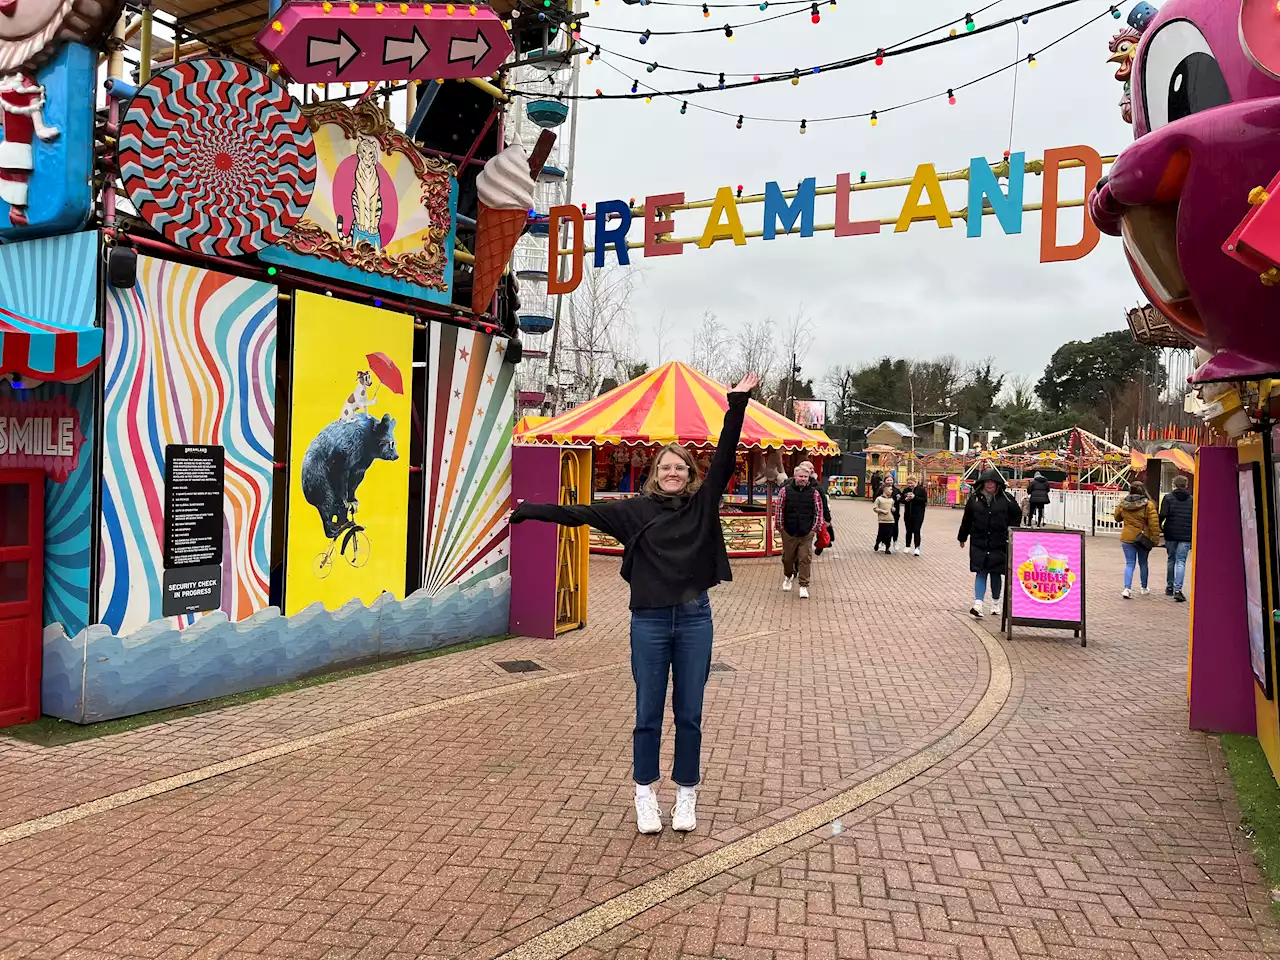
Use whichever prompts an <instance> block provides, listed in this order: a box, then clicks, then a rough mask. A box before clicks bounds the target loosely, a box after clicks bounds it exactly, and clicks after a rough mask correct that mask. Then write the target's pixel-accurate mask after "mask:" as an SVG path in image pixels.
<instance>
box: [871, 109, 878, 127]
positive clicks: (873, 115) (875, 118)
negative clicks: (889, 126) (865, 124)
mask: <svg viewBox="0 0 1280 960" xmlns="http://www.w3.org/2000/svg"><path fill="white" fill-rule="evenodd" d="M879 122H880V115H879V114H878V113H876V112H875V111H874V110H872V111H871V125H872V126H873V127H874V126H875V125H876V124H878V123H879Z"/></svg>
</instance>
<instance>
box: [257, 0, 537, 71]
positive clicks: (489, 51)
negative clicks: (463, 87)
mask: <svg viewBox="0 0 1280 960" xmlns="http://www.w3.org/2000/svg"><path fill="white" fill-rule="evenodd" d="M257 42H258V46H259V48H261V50H262V52H263V53H265V54H266V55H267V56H268V57H270V58H271V59H272V60H274V61H276V63H278V64H280V69H281V70H282V71H284V73H286V74H287V75H288V76H289V77H290V78H292V79H293V80H294V81H296V82H298V83H333V82H339V83H341V82H343V81H356V82H376V81H380V80H389V81H402V80H435V79H442V80H456V79H459V78H462V77H487V76H490V75H491V74H493V73H494V72H495V71H496V70H497V69H498V67H499V66H500V65H501V64H502V61H504V60H505V59H507V57H508V56H510V55H511V51H512V45H511V38H510V37H509V36H508V35H507V31H506V30H505V29H503V26H502V21H501V20H500V19H499V18H498V15H497V14H496V13H494V12H493V11H492V10H491V9H489V8H488V7H478V6H467V5H457V6H455V5H453V4H413V5H411V4H407V3H359V4H357V3H332V2H328V0H323V2H322V0H293V2H292V3H288V4H286V5H285V6H284V7H282V8H281V9H280V11H279V12H278V13H277V14H276V16H275V19H274V20H272V21H271V22H270V23H268V24H267V26H266V28H265V29H263V31H262V32H261V33H260V34H259V35H258V39H257Z"/></svg>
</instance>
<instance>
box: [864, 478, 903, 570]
mask: <svg viewBox="0 0 1280 960" xmlns="http://www.w3.org/2000/svg"><path fill="white" fill-rule="evenodd" d="M896 508H897V504H896V502H895V501H894V498H893V487H892V486H890V485H889V484H885V485H884V486H883V487H881V488H880V496H878V497H876V499H875V501H874V502H873V503H872V504H871V509H873V510H874V511H875V512H876V519H877V520H878V521H880V526H879V527H878V528H877V529H876V545H875V546H874V547H873V548H872V549H873V550H874V551H875V552H876V553H879V552H880V544H884V552H885V554H886V555H887V554H889V553H891V552H892V551H893V535H894V534H895V533H896V532H897V530H898V523H897V521H896V520H894V519H893V511H894V510H895V509H896Z"/></svg>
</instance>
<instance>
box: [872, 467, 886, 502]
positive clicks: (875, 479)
mask: <svg viewBox="0 0 1280 960" xmlns="http://www.w3.org/2000/svg"><path fill="white" fill-rule="evenodd" d="M883 484H884V474H883V473H881V472H880V471H879V470H877V471H876V472H875V473H873V474H872V475H871V499H872V500H874V499H875V498H876V497H878V496H880V487H881V486H882V485H883Z"/></svg>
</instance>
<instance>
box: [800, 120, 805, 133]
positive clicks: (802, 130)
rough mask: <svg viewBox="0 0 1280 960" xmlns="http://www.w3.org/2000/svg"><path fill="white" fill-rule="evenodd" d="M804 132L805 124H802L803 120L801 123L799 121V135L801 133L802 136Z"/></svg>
mask: <svg viewBox="0 0 1280 960" xmlns="http://www.w3.org/2000/svg"><path fill="white" fill-rule="evenodd" d="M804 132H805V122H804V121H803V120H801V121H800V133H801V134H803V133H804Z"/></svg>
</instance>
